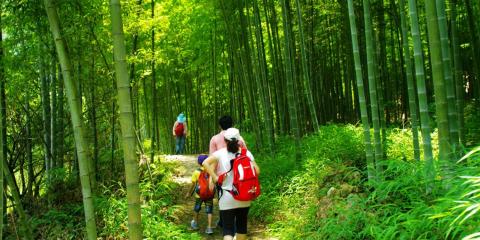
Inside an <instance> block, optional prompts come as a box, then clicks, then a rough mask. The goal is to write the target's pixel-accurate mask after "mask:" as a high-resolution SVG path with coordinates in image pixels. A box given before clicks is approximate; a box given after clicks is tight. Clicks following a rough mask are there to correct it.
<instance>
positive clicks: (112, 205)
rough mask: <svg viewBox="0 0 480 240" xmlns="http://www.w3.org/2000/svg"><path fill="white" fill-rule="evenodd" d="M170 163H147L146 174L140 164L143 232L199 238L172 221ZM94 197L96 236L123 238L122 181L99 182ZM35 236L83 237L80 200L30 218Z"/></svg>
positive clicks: (154, 236)
mask: <svg viewBox="0 0 480 240" xmlns="http://www.w3.org/2000/svg"><path fill="white" fill-rule="evenodd" d="M173 164H174V163H165V162H162V163H159V164H150V172H151V178H150V174H149V173H148V170H147V169H146V166H142V174H143V175H144V176H143V177H141V179H142V180H141V182H140V192H141V196H142V199H141V201H142V223H143V234H144V237H145V238H146V239H200V236H199V235H198V234H197V233H192V232H190V231H188V230H187V229H186V227H185V226H179V225H176V224H175V223H174V220H175V219H174V216H173V211H174V210H175V208H174V206H173V204H174V197H175V193H174V190H175V188H176V187H177V186H176V185H175V184H176V183H174V182H173V181H172V180H171V173H172V172H173V169H174V168H175V167H176V166H175V165H173ZM98 192H99V194H97V196H96V197H95V199H94V201H95V210H96V219H97V235H98V237H99V238H101V239H127V238H128V236H127V233H128V229H127V200H126V188H125V186H124V182H117V183H111V184H109V185H101V186H100V187H99V189H98ZM32 224H33V226H34V229H36V236H35V239H83V238H84V235H83V234H84V218H83V205H82V203H81V200H79V201H77V202H75V203H71V204H64V205H62V206H58V207H54V208H52V209H50V210H49V211H46V212H45V213H44V214H41V215H40V216H36V217H33V218H32Z"/></svg>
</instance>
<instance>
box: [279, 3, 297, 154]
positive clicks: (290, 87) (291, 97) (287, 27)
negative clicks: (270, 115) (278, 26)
mask: <svg viewBox="0 0 480 240" xmlns="http://www.w3.org/2000/svg"><path fill="white" fill-rule="evenodd" d="M286 1H289V0H281V4H282V19H283V29H284V34H285V51H284V53H285V74H286V79H287V99H288V111H289V116H290V125H291V130H292V131H291V132H292V133H293V135H294V137H295V152H296V154H295V158H296V160H297V161H299V160H300V158H301V152H300V129H299V127H298V119H297V99H296V98H295V92H294V91H295V89H294V80H293V68H294V66H293V60H292V59H293V56H292V55H293V52H292V49H291V46H292V43H291V33H292V31H291V20H290V19H289V8H288V7H287V2H286Z"/></svg>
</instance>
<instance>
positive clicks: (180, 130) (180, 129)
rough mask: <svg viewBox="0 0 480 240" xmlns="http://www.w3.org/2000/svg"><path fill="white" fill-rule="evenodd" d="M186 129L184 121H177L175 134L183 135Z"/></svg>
mask: <svg viewBox="0 0 480 240" xmlns="http://www.w3.org/2000/svg"><path fill="white" fill-rule="evenodd" d="M184 130H185V126H184V125H183V123H177V126H175V136H177V137H180V136H183V132H184Z"/></svg>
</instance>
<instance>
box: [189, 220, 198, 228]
mask: <svg viewBox="0 0 480 240" xmlns="http://www.w3.org/2000/svg"><path fill="white" fill-rule="evenodd" d="M190 227H192V229H193V230H198V224H197V222H195V220H192V221H191V222H190Z"/></svg>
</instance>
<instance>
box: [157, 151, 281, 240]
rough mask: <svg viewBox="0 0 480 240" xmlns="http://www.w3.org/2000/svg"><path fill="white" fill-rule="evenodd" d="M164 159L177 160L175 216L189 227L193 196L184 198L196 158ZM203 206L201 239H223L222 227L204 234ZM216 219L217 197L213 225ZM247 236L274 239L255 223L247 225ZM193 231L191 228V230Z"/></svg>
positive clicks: (205, 218)
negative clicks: (210, 233) (211, 232)
mask: <svg viewBox="0 0 480 240" xmlns="http://www.w3.org/2000/svg"><path fill="white" fill-rule="evenodd" d="M165 160H166V161H168V162H177V163H179V166H178V168H176V172H175V174H174V177H173V180H174V181H175V182H177V183H179V184H180V189H178V191H177V193H178V195H177V196H179V197H178V198H177V202H176V205H177V207H178V209H179V210H178V211H177V213H176V215H177V216H176V218H177V219H178V222H177V224H185V225H186V226H188V227H190V221H191V220H192V213H193V205H194V201H195V200H194V198H193V197H189V198H185V197H184V196H185V194H186V193H187V191H188V188H189V186H190V182H191V180H190V177H191V174H192V173H193V171H195V170H196V169H198V164H197V158H196V155H195V156H192V155H168V156H165ZM204 209H205V208H204V206H202V210H201V211H200V219H199V227H200V230H198V231H199V234H200V235H201V236H202V239H223V238H222V229H221V228H215V229H214V231H215V233H214V234H213V235H207V234H205V229H206V227H207V216H206V213H205V211H204ZM217 220H218V204H217V199H214V212H213V225H214V226H215V223H216V221H217ZM248 229H249V230H248V232H249V233H248V236H249V239H252V240H257V239H271V240H274V239H275V238H268V237H266V236H265V235H264V228H263V226H259V225H256V224H249V226H248ZM192 231H193V230H192Z"/></svg>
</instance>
